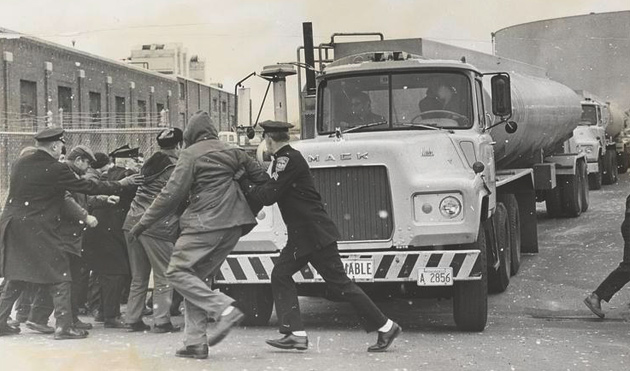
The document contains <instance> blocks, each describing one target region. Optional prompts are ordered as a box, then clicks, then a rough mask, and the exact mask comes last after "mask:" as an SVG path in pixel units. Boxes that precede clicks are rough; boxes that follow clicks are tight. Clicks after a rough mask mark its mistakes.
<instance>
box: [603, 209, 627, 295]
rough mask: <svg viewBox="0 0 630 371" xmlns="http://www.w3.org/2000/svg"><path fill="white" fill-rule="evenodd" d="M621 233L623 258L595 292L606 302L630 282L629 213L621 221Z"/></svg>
mask: <svg viewBox="0 0 630 371" xmlns="http://www.w3.org/2000/svg"><path fill="white" fill-rule="evenodd" d="M621 235H622V236H623V259H622V260H621V263H619V266H618V267H617V268H616V269H615V270H614V271H612V272H610V274H609V275H608V277H606V279H605V280H604V281H603V282H602V283H601V284H600V285H599V287H598V288H597V290H595V294H597V296H599V298H600V299H602V300H604V301H606V302H608V301H610V299H611V298H612V297H613V295H615V294H616V293H617V292H618V291H619V290H621V288H622V287H624V286H625V285H626V284H627V283H628V282H630V215H628V214H626V218H625V219H624V220H623V223H621Z"/></svg>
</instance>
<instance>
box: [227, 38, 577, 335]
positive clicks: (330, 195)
mask: <svg viewBox="0 0 630 371" xmlns="http://www.w3.org/2000/svg"><path fill="white" fill-rule="evenodd" d="M340 44H341V43H340ZM340 44H336V45H334V46H329V47H333V48H335V47H336V46H338V45H340ZM340 54H341V53H340ZM340 54H339V55H338V54H337V49H335V60H334V61H332V62H331V63H327V65H326V66H325V67H324V68H323V69H322V70H321V71H320V74H319V76H318V77H317V87H316V88H315V87H314V86H313V87H312V89H313V91H315V92H316V99H315V103H316V111H315V112H316V114H315V119H314V120H310V121H303V122H302V125H303V127H302V135H303V139H302V140H300V141H299V142H295V143H292V146H295V147H296V148H298V149H299V150H300V151H301V152H302V154H303V156H304V157H305V159H306V160H307V162H308V163H309V165H310V167H311V171H312V174H313V177H314V181H315V184H316V187H317V188H318V190H319V191H320V193H321V197H322V201H323V203H324V207H325V208H326V210H327V212H328V214H329V215H330V216H331V218H332V219H333V221H334V222H335V224H336V225H337V226H338V228H339V230H340V233H341V235H342V238H341V240H340V241H338V247H339V251H340V254H341V257H342V260H343V263H344V266H345V268H346V272H347V274H348V276H349V277H351V278H352V279H353V280H354V281H356V282H357V283H358V284H360V285H361V286H362V287H363V288H364V289H365V290H366V291H367V292H369V293H371V294H374V295H383V296H385V297H392V296H402V297H426V296H433V297H452V298H453V317H454V320H455V323H456V325H457V326H458V328H460V329H461V330H464V331H482V330H483V329H484V328H485V325H486V322H487V294H488V290H490V291H491V292H501V291H504V290H505V289H506V288H507V287H508V285H509V281H510V276H511V275H512V274H514V273H516V272H517V271H518V268H519V265H520V252H521V250H522V251H525V252H537V251H538V240H537V227H536V199H537V196H540V197H543V196H544V193H545V192H547V193H553V192H552V191H553V190H554V189H555V190H556V191H555V192H558V193H559V192H560V191H559V189H560V188H563V190H564V189H565V188H566V189H569V188H570V187H568V186H564V185H563V183H564V182H565V181H566V182H567V183H571V184H573V185H577V186H578V197H577V200H576V199H575V198H573V199H571V198H570V197H565V198H560V196H557V197H556V198H557V202H558V208H559V210H561V211H562V210H563V209H564V208H566V209H569V211H571V212H576V213H579V212H581V207H582V203H581V202H580V200H581V198H580V196H581V194H580V192H579V191H580V190H581V189H583V187H582V188H580V186H581V184H583V183H584V180H585V178H586V175H585V174H586V164H585V161H584V156H583V155H568V154H565V153H558V151H555V152H554V149H555V148H556V147H562V141H564V140H566V139H567V138H568V137H569V136H570V135H571V132H572V130H573V128H574V127H575V125H577V122H576V123H574V124H571V123H570V121H571V120H572V119H573V118H575V119H576V121H577V119H578V118H579V112H580V106H579V99H577V98H575V94H574V93H573V96H571V95H570V94H569V93H568V92H567V91H566V90H565V89H564V87H562V86H561V85H559V84H556V83H553V82H550V81H549V80H543V79H540V80H539V79H535V78H530V77H527V76H524V75H523V76H516V77H515V79H514V82H513V84H512V89H511V90H510V89H509V88H508V87H509V86H510V82H509V79H508V75H507V74H505V73H495V72H490V71H488V72H487V75H488V76H495V79H494V82H492V80H489V83H490V84H492V85H493V89H492V90H493V92H494V94H490V93H489V92H488V91H487V90H490V89H486V90H484V88H483V85H484V81H483V80H484V79H483V76H484V74H482V73H481V72H480V71H479V70H478V69H477V68H475V67H474V66H472V65H471V64H468V63H464V62H462V61H459V60H430V59H426V58H422V57H418V56H413V55H410V54H408V53H405V52H404V51H400V50H395V49H394V51H384V52H364V53H358V54H355V55H348V56H347V57H341V55H340ZM297 64H298V65H303V64H301V63H300V62H299V61H298V63H297ZM306 64H307V65H309V66H314V65H315V62H313V61H306ZM437 82H443V83H445V84H447V85H449V86H450V92H451V94H452V95H453V96H456V97H457V102H458V104H457V106H456V107H457V108H451V107H449V108H448V109H446V107H444V109H434V110H431V111H425V110H421V109H420V108H419V107H420V103H419V102H421V101H422V100H424V99H425V98H426V97H427V96H429V95H430V92H431V91H432V89H434V88H435V87H436V84H437ZM309 89H310V88H309V87H307V91H308V90H309ZM567 89H568V88H567ZM568 90H569V92H570V89H568ZM558 95H559V96H558ZM358 96H362V97H365V96H367V97H368V98H369V100H370V102H371V110H372V113H373V114H374V115H375V116H374V115H373V116H372V117H381V118H382V119H379V120H374V121H372V122H363V123H358V122H354V121H353V120H352V119H351V116H352V115H353V110H352V109H351V107H352V105H351V100H352V97H358ZM510 96H512V98H513V99H512V100H510ZM539 97H540V98H539ZM571 97H573V99H575V101H573V100H572V99H571ZM542 98H545V99H542ZM574 103H576V104H577V106H575V105H574ZM305 106H306V105H305ZM453 107H455V106H453ZM512 108H514V110H512ZM559 113H560V114H559ZM512 114H513V118H516V119H518V120H521V121H522V122H521V123H520V125H519V127H518V128H517V130H516V133H519V131H524V132H530V131H532V133H530V134H516V135H517V136H514V137H511V136H508V135H507V134H506V136H505V137H502V136H501V135H499V134H496V135H495V136H494V137H493V136H491V132H492V133H493V134H494V133H499V132H501V130H504V127H503V126H504V124H505V121H506V120H507V119H508V118H509V117H510V116H512ZM307 122H310V124H307ZM309 125H310V126H309ZM497 125H501V126H497ZM572 125H573V126H572ZM494 126H496V127H494ZM493 127H494V128H493ZM515 128H516V125H515V124H514V123H510V124H509V125H507V126H505V129H507V130H510V131H513V130H514V129H515ZM506 140H507V141H506ZM499 142H502V143H499ZM510 142H514V148H516V149H512V146H509V145H508V144H509V143H510ZM497 148H499V150H498V151H499V153H498V156H497V155H495V151H497ZM495 158H496V159H498V160H500V161H501V165H500V167H501V168H500V169H498V166H499V165H498V163H497V162H496V161H495ZM543 158H544V159H545V162H543V161H542V160H543ZM517 166H518V167H517ZM534 174H536V177H534ZM556 178H557V183H558V186H556ZM534 179H536V180H534ZM541 179H542V180H541ZM538 183H541V184H540V185H539V184H538ZM537 186H539V187H538V188H539V189H538V188H537ZM538 193H540V195H538ZM570 200H573V202H569V203H568V204H569V206H570V207H564V205H563V201H570ZM576 205H577V210H575V209H576ZM258 217H259V220H260V222H261V225H263V226H265V227H269V228H268V234H267V237H266V238H261V237H262V236H263V234H264V233H262V231H261V230H260V229H258V232H259V233H258V234H255V233H252V234H251V235H248V236H245V237H244V238H242V239H241V243H239V245H238V246H237V248H236V249H235V252H234V253H233V254H232V255H230V256H229V257H228V259H227V261H226V263H224V264H223V266H222V267H221V270H220V273H219V274H218V275H217V279H216V283H217V285H218V286H219V287H220V288H222V289H224V290H228V291H230V293H231V295H232V296H233V297H235V298H237V299H238V300H239V302H241V303H244V305H245V306H246V307H247V308H250V311H251V312H252V313H255V315H254V316H253V317H255V322H253V323H256V324H264V323H266V322H267V320H268V319H269V316H270V314H271V305H272V304H271V299H270V290H269V282H270V278H269V277H270V276H271V269H272V267H273V260H274V259H275V258H276V257H277V255H278V253H277V252H276V251H273V250H271V249H268V248H265V250H262V249H261V247H260V246H263V245H264V244H270V245H272V246H274V245H275V249H276V250H279V249H282V248H283V245H282V244H279V243H278V240H281V239H282V237H283V236H286V230H285V229H284V225H283V223H282V220H281V219H279V218H278V215H277V214H274V213H273V212H272V211H271V212H270V211H266V212H265V215H263V216H261V215H259V216H258ZM269 218H272V219H273V220H269ZM265 223H266V224H265ZM257 228H258V227H257ZM255 231H256V229H255V230H254V232H255ZM255 239H259V240H258V241H255ZM293 278H294V280H295V281H296V282H297V283H298V292H299V293H300V294H302V295H326V287H325V285H323V281H322V279H321V277H320V276H319V275H318V274H317V271H316V269H314V267H312V266H310V265H309V266H307V267H305V268H304V269H302V270H301V271H300V272H297V273H296V275H294V277H293ZM253 317H250V318H253ZM250 323H251V322H250Z"/></svg>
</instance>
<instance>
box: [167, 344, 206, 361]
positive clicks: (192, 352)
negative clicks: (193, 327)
mask: <svg viewBox="0 0 630 371" xmlns="http://www.w3.org/2000/svg"><path fill="white" fill-rule="evenodd" d="M175 356H177V357H183V358H196V359H206V358H208V345H207V344H196V345H188V346H185V347H183V348H181V349H178V350H177V352H175Z"/></svg>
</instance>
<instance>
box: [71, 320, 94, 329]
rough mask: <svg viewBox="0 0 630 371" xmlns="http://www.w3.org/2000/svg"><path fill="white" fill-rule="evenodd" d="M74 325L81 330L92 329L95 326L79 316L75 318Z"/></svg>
mask: <svg viewBox="0 0 630 371" xmlns="http://www.w3.org/2000/svg"><path fill="white" fill-rule="evenodd" d="M74 327H75V328H78V329H79V330H91V329H92V327H93V326H92V324H91V323H86V322H83V321H81V320H80V319H78V318H77V319H75V320H74Z"/></svg>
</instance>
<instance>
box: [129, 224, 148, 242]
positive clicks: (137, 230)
mask: <svg viewBox="0 0 630 371" xmlns="http://www.w3.org/2000/svg"><path fill="white" fill-rule="evenodd" d="M146 230H147V227H145V226H143V225H142V224H140V223H137V224H136V225H134V226H133V227H132V228H131V230H130V231H129V237H131V239H132V240H137V239H138V237H139V236H140V235H141V234H142V233H144V231H146Z"/></svg>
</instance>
